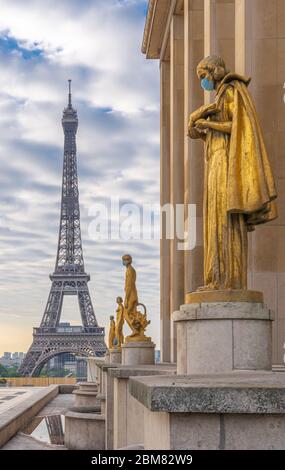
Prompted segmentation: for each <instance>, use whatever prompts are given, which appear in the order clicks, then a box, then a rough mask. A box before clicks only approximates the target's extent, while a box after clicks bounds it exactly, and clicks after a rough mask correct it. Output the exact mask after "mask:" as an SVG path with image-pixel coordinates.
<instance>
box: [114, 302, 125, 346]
mask: <svg viewBox="0 0 285 470" xmlns="http://www.w3.org/2000/svg"><path fill="white" fill-rule="evenodd" d="M117 304H118V308H117V310H116V314H117V315H116V323H115V337H116V339H117V347H118V349H121V346H122V344H123V342H124V334H123V326H124V305H123V299H122V297H117Z"/></svg>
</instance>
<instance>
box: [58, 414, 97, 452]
mask: <svg viewBox="0 0 285 470" xmlns="http://www.w3.org/2000/svg"><path fill="white" fill-rule="evenodd" d="M64 444H65V446H66V447H67V448H68V449H70V450H104V449H105V417H104V416H103V415H101V414H96V413H91V412H89V413H88V412H86V413H82V412H81V410H80V412H79V413H78V412H76V411H68V413H66V415H65V435H64Z"/></svg>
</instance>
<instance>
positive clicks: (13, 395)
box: [0, 387, 40, 414]
mask: <svg viewBox="0 0 285 470" xmlns="http://www.w3.org/2000/svg"><path fill="white" fill-rule="evenodd" d="M38 390H40V387H31V388H26V387H11V388H10V387H3V388H2V387H0V414H1V413H3V412H4V411H7V410H9V409H10V408H14V407H15V406H17V405H18V404H19V403H20V402H22V401H24V400H26V398H29V397H30V396H31V395H32V394H33V393H35V392H37V391H38Z"/></svg>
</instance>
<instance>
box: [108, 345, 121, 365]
mask: <svg viewBox="0 0 285 470" xmlns="http://www.w3.org/2000/svg"><path fill="white" fill-rule="evenodd" d="M109 354H110V360H109V363H110V364H121V362H122V353H121V351H120V350H119V349H110V350H109Z"/></svg>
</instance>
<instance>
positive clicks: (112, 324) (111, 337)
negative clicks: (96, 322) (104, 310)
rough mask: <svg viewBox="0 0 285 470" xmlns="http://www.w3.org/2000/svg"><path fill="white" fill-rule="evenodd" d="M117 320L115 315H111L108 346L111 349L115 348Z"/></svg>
mask: <svg viewBox="0 0 285 470" xmlns="http://www.w3.org/2000/svg"><path fill="white" fill-rule="evenodd" d="M115 338H116V336H115V320H114V317H113V315H111V316H110V326H109V338H108V347H109V349H114V346H115V345H114V340H115Z"/></svg>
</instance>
